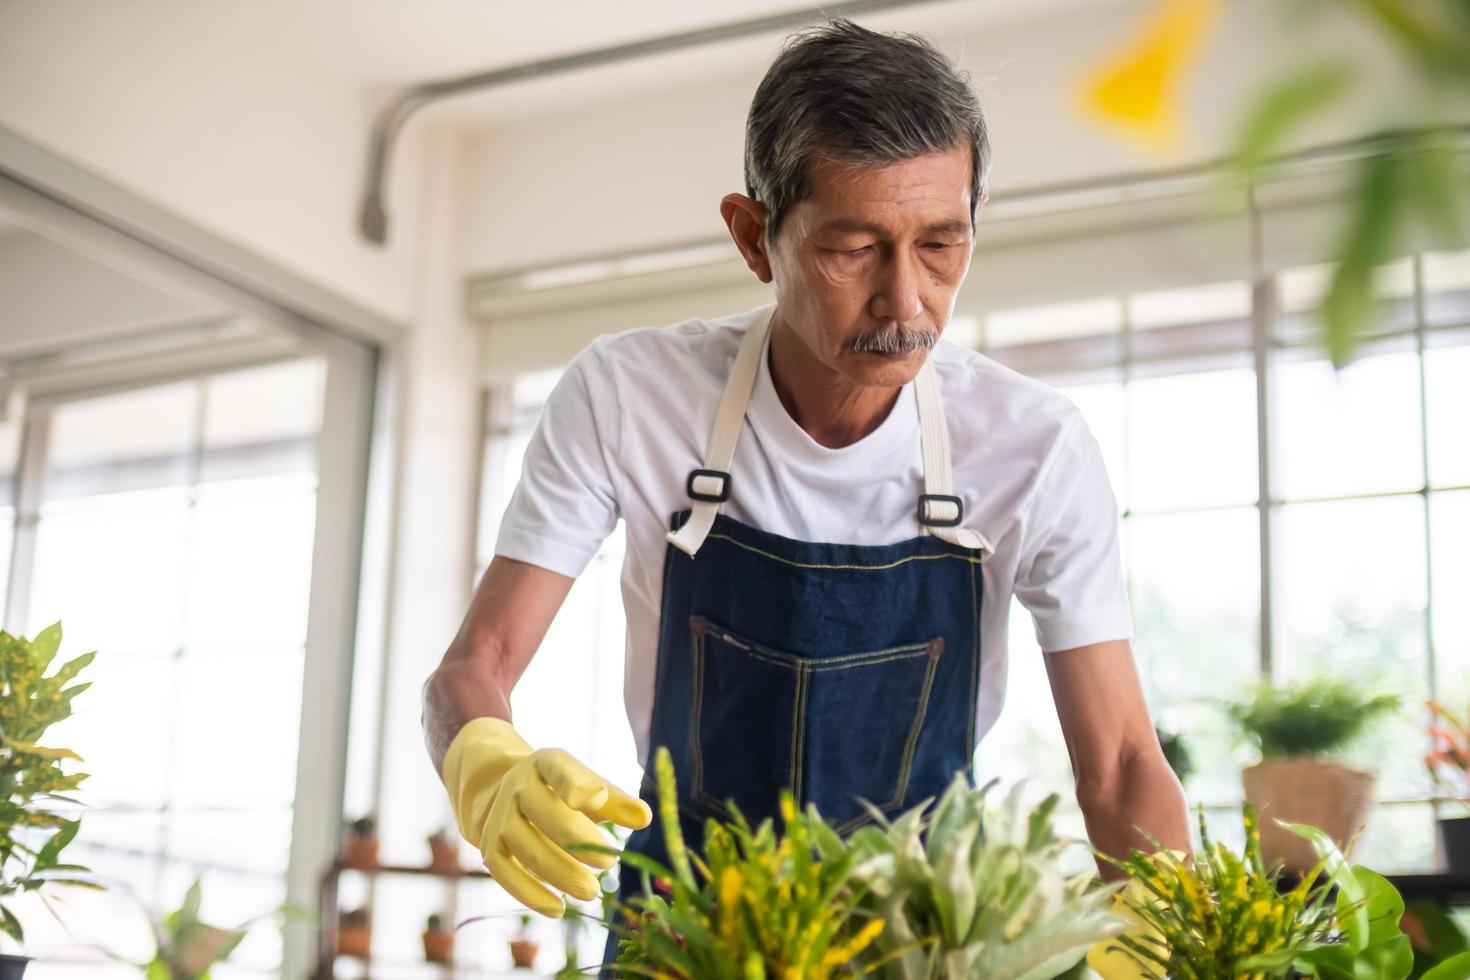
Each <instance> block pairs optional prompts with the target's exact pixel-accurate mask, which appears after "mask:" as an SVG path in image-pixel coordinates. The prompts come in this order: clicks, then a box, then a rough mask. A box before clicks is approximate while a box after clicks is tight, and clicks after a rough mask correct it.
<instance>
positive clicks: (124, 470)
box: [44, 382, 198, 500]
mask: <svg viewBox="0 0 1470 980" xmlns="http://www.w3.org/2000/svg"><path fill="white" fill-rule="evenodd" d="M197 407H198V385H197V384H195V383H192V382H189V383H183V384H173V385H163V386H160V387H156V388H145V389H143V390H140V391H130V392H125V393H124V394H120V395H108V396H106V397H105V398H89V399H87V400H86V401H79V402H70V403H68V404H65V405H60V406H58V407H57V408H56V409H55V411H54V412H53V413H52V416H51V435H50V442H49V445H48V450H47V451H48V456H47V460H46V482H45V490H44V497H45V499H46V500H60V499H63V498H67V497H78V496H84V495H90V494H99V493H113V492H117V491H122V490H140V489H146V488H151V487H166V486H177V485H181V484H184V483H187V482H188V480H189V476H190V468H191V466H192V459H191V457H192V453H193V449H194V430H195V425H196V424H197V419H196V414H197Z"/></svg>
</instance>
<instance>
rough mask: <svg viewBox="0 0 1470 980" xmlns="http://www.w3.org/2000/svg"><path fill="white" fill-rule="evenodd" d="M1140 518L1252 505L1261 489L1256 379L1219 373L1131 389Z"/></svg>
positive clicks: (1132, 483) (1134, 498)
mask: <svg viewBox="0 0 1470 980" xmlns="http://www.w3.org/2000/svg"><path fill="white" fill-rule="evenodd" d="M1128 398H1129V412H1128V421H1129V436H1130V438H1129V449H1130V456H1129V460H1130V462H1131V463H1132V466H1133V471H1132V475H1131V479H1130V480H1129V483H1128V488H1129V493H1130V495H1131V499H1130V501H1129V507H1130V509H1132V510H1133V511H1146V510H1165V509H1177V508H1183V507H1208V506H1218V505H1225V504H1244V503H1250V502H1252V501H1254V500H1255V499H1256V497H1257V496H1258V488H1257V484H1256V473H1257V469H1256V379H1255V372H1253V371H1214V372H1210V373H1207V374H1184V375H1175V376H1172V377H1161V378H1148V379H1145V380H1138V381H1134V382H1133V383H1132V384H1130V385H1129V387H1128Z"/></svg>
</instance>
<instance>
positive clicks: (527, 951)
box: [510, 914, 541, 970]
mask: <svg viewBox="0 0 1470 980" xmlns="http://www.w3.org/2000/svg"><path fill="white" fill-rule="evenodd" d="M540 954H541V944H540V943H538V942H536V941H535V940H534V939H532V938H531V917H530V916H529V915H525V914H523V915H522V916H521V924H520V928H519V929H517V930H516V934H515V936H513V937H512V938H511V940H510V961H511V963H513V964H514V965H515V967H516V969H518V970H519V969H527V970H529V969H530V968H531V967H533V966H535V965H536V957H537V956H539V955H540Z"/></svg>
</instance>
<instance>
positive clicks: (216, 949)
mask: <svg viewBox="0 0 1470 980" xmlns="http://www.w3.org/2000/svg"><path fill="white" fill-rule="evenodd" d="M202 899H203V893H202V890H201V887H200V880H199V879H198V878H195V879H194V882H193V884H191V885H190V886H189V889H188V891H186V892H185V893H184V901H183V904H182V905H180V906H179V907H178V908H177V909H175V910H174V911H172V912H169V913H167V914H166V915H162V916H160V915H157V914H156V913H149V918H150V920H151V921H152V924H153V936H154V940H155V942H156V943H157V952H156V953H155V954H154V956H153V960H152V962H149V963H146V964H134V965H136V966H139V967H140V968H141V969H142V970H143V973H144V975H145V977H146V978H147V980H208V977H209V973H210V970H211V968H213V967H214V965H215V964H217V963H222V962H224V961H225V960H226V959H228V958H229V956H230V954H231V953H233V952H234V951H235V947H236V946H239V945H240V941H241V940H243V939H244V938H245V935H246V933H248V932H249V931H250V927H251V926H253V925H254V924H255V923H257V922H259V921H261V920H262V919H266V918H269V917H271V916H274V915H276V914H282V915H285V916H288V917H293V918H295V917H300V918H308V917H312V916H310V915H309V913H308V911H307V910H305V909H302V908H299V907H296V906H290V905H285V906H282V907H281V908H280V909H278V910H277V911H276V912H267V913H266V914H264V915H259V916H256V917H255V918H253V919H250V920H248V921H246V922H242V923H241V924H240V925H238V926H235V927H234V928H232V929H227V928H223V927H220V926H212V925H209V924H208V923H206V922H203V921H201V920H200V918H199V907H200V905H201V902H202ZM109 955H113V954H109ZM114 958H115V959H123V958H122V957H118V956H115V955H114ZM123 962H128V961H127V960H123Z"/></svg>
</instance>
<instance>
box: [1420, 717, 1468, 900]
mask: <svg viewBox="0 0 1470 980" xmlns="http://www.w3.org/2000/svg"><path fill="white" fill-rule="evenodd" d="M1429 711H1430V716H1431V721H1430V727H1429V736H1430V738H1431V739H1433V741H1434V747H1433V748H1432V749H1431V750H1430V752H1429V754H1428V755H1427V756H1425V757H1424V764H1425V765H1426V766H1427V767H1428V768H1429V775H1430V777H1431V778H1432V779H1433V780H1434V783H1435V785H1436V786H1438V787H1439V788H1440V789H1441V791H1443V792H1444V794H1445V795H1446V796H1449V797H1450V798H1451V799H1454V800H1457V801H1459V803H1460V804H1461V805H1462V806H1464V807H1465V812H1464V813H1463V814H1461V815H1459V816H1454V817H1441V818H1440V820H1439V837H1440V843H1441V844H1443V845H1444V855H1445V863H1446V864H1447V865H1448V866H1449V871H1450V873H1451V874H1457V875H1470V712H1467V713H1466V717H1465V718H1459V717H1456V716H1455V714H1454V713H1453V712H1451V711H1449V710H1448V709H1447V708H1445V707H1444V706H1443V705H1441V704H1437V703H1436V702H1433V701H1431V702H1429Z"/></svg>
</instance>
